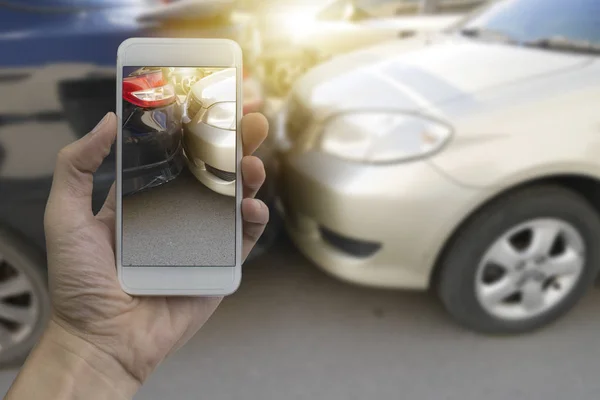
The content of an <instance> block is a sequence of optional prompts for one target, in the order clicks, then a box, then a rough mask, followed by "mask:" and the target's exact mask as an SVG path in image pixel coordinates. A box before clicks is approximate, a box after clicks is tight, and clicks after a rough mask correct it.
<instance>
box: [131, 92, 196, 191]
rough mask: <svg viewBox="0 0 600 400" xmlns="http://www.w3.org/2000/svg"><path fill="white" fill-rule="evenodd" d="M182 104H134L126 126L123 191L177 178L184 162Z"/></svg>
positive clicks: (144, 187) (140, 188)
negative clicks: (150, 105)
mask: <svg viewBox="0 0 600 400" xmlns="http://www.w3.org/2000/svg"><path fill="white" fill-rule="evenodd" d="M180 113H181V112H180V111H179V107H178V106H177V105H176V104H175V103H173V104H170V105H168V106H165V107H161V108H155V109H152V110H145V109H142V108H138V107H134V108H133V110H132V111H131V112H130V113H129V114H128V116H127V119H126V122H125V124H124V126H123V194H124V195H129V194H132V193H135V192H137V191H140V190H145V189H149V188H152V187H155V186H159V185H161V184H163V183H166V182H169V181H171V180H173V179H175V178H176V177H177V176H178V175H179V173H180V172H181V171H182V170H183V167H184V165H185V162H184V156H183V145H182V143H181V142H182V128H181V122H180V120H181V116H180Z"/></svg>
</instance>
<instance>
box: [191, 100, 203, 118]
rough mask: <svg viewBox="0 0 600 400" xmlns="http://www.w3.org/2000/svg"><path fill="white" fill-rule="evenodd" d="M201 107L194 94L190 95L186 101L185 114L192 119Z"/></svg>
mask: <svg viewBox="0 0 600 400" xmlns="http://www.w3.org/2000/svg"><path fill="white" fill-rule="evenodd" d="M201 109H202V103H200V102H199V101H198V100H196V99H195V98H194V96H190V100H189V102H188V109H187V115H188V117H190V119H194V117H195V116H196V114H198V112H199V111H200V110H201Z"/></svg>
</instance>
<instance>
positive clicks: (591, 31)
mask: <svg viewBox="0 0 600 400" xmlns="http://www.w3.org/2000/svg"><path fill="white" fill-rule="evenodd" d="M459 28H460V29H463V30H464V29H467V30H473V29H484V30H486V31H490V32H496V33H501V34H503V35H505V36H506V37H509V38H511V39H512V40H513V41H515V42H521V43H525V42H532V41H536V40H540V39H546V38H551V37H562V38H566V39H569V40H577V41H588V42H591V43H593V44H599V45H600V1H598V0H502V1H498V2H495V3H494V4H492V5H491V6H489V7H488V8H486V9H484V10H483V11H480V12H478V13H476V14H475V15H474V16H473V17H472V18H470V19H467V21H466V22H465V23H463V24H462V26H460V27H459Z"/></svg>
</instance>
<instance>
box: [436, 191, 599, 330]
mask: <svg viewBox="0 0 600 400" xmlns="http://www.w3.org/2000/svg"><path fill="white" fill-rule="evenodd" d="M598 243H600V218H599V216H598V214H597V212H596V211H595V210H594V208H593V207H592V206H591V205H590V204H589V203H588V201H587V200H586V199H584V198H583V197H582V196H580V195H579V194H577V193H575V192H573V191H571V190H569V189H566V188H563V187H560V186H538V187H530V188H526V189H522V190H520V191H517V192H513V193H511V194H508V195H506V196H503V197H501V198H499V199H497V200H495V201H493V202H491V203H490V204H488V205H487V206H485V207H484V208H483V209H481V210H480V211H479V212H477V213H476V215H474V216H473V217H472V218H471V219H470V220H469V221H468V222H467V223H466V226H464V227H463V228H462V229H461V230H460V231H459V232H458V233H457V235H456V236H455V238H454V239H453V241H452V242H451V244H450V246H449V249H448V251H447V252H446V253H445V255H444V256H443V258H442V260H441V265H440V268H441V271H440V274H439V276H438V292H439V296H440V298H441V300H442V303H443V304H444V306H445V308H446V309H447V310H448V311H449V313H450V314H451V315H452V316H453V317H454V318H455V319H457V320H458V321H459V322H461V323H462V324H464V325H465V326H466V327H468V328H470V329H472V330H475V331H479V332H484V333H505V334H506V333H521V332H526V331H531V330H534V329H537V328H540V327H543V326H544V325H546V324H548V323H550V322H552V321H554V320H555V319H557V318H558V317H560V316H561V315H563V314H564V313H565V312H567V311H568V310H569V309H570V308H571V307H573V306H574V305H575V303H576V302H577V301H578V300H579V299H580V298H581V297H582V296H583V294H584V293H585V291H586V289H587V288H588V286H590V284H592V282H593V281H594V279H595V277H596V275H597V273H598V269H599V266H600V248H599V247H598Z"/></svg>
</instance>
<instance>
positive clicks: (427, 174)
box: [268, 152, 473, 289]
mask: <svg viewBox="0 0 600 400" xmlns="http://www.w3.org/2000/svg"><path fill="white" fill-rule="evenodd" d="M274 163H276V164H275V165H274V164H273V163H271V165H270V166H269V172H268V174H269V173H270V174H271V175H272V176H275V177H276V178H277V184H278V193H279V199H278V208H279V211H280V212H281V213H282V214H283V218H284V220H285V225H286V228H287V230H288V233H289V234H290V236H291V238H292V240H293V241H294V243H295V244H296V245H297V247H298V248H299V249H300V250H301V251H302V253H304V254H305V255H306V256H307V257H308V258H309V259H311V260H312V261H313V262H315V263H316V264H317V265H318V266H320V267H321V268H323V269H324V270H326V271H327V272H329V273H331V274H332V275H334V276H337V277H339V278H341V279H343V280H346V281H350V282H354V283H359V284H363V285H368V286H376V287H389V288H411V289H425V288H427V287H428V285H429V281H430V276H431V273H432V270H433V267H434V264H435V261H436V258H437V255H438V254H439V251H440V250H441V248H442V247H443V244H444V243H445V241H446V240H447V238H448V236H449V235H450V234H451V232H452V231H453V230H454V229H455V227H456V226H457V224H458V223H459V221H460V220H461V218H462V217H460V216H462V215H463V214H464V213H465V210H466V209H467V208H468V207H467V206H466V205H467V204H468V203H469V201H470V200H471V198H472V197H473V193H472V191H471V190H470V189H466V188H463V187H461V186H459V185H457V184H455V183H454V182H452V181H451V180H449V179H448V178H446V177H445V176H443V175H442V174H440V173H439V172H438V171H437V170H436V169H435V168H434V167H432V166H430V165H429V164H428V163H426V162H412V163H405V164H397V165H385V166H383V165H382V166H374V165H364V164H363V165H361V164H356V163H351V162H346V161H342V160H339V159H335V158H333V157H331V156H327V155H324V154H322V153H318V152H307V153H302V154H297V155H290V154H287V155H285V156H283V157H281V156H280V157H277V159H276V160H274Z"/></svg>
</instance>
